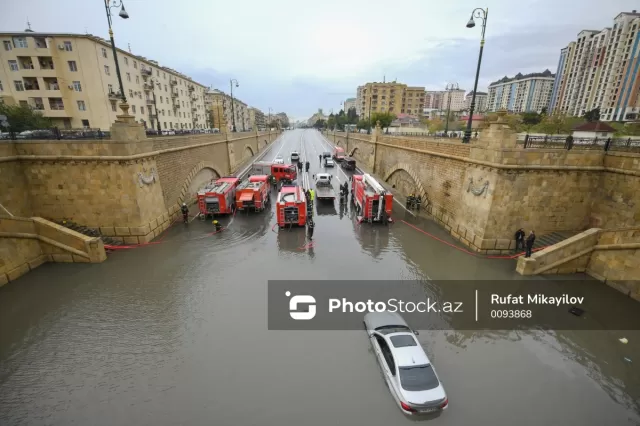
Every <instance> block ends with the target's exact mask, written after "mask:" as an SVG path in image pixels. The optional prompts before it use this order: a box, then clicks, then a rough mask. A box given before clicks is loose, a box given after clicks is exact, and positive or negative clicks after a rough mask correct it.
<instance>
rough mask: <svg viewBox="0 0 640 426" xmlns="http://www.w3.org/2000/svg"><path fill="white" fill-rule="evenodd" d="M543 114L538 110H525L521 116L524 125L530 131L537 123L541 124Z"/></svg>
mask: <svg viewBox="0 0 640 426" xmlns="http://www.w3.org/2000/svg"><path fill="white" fill-rule="evenodd" d="M542 117H543V116H542V115H541V114H538V113H537V112H525V113H523V114H522V115H521V116H520V118H521V120H522V125H523V127H524V128H525V129H526V130H527V131H529V130H531V128H532V127H533V126H535V125H536V124H540V123H541V122H542Z"/></svg>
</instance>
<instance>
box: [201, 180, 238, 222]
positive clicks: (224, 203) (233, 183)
mask: <svg viewBox="0 0 640 426" xmlns="http://www.w3.org/2000/svg"><path fill="white" fill-rule="evenodd" d="M239 183H240V179H238V178H237V177H235V176H229V177H223V178H220V179H218V180H216V181H215V182H214V183H212V184H209V185H207V186H206V187H204V188H203V189H201V190H200V191H198V208H199V210H200V214H202V215H204V217H207V216H209V215H211V216H215V215H219V214H231V213H233V210H234V208H235V199H236V188H237V187H238V184H239Z"/></svg>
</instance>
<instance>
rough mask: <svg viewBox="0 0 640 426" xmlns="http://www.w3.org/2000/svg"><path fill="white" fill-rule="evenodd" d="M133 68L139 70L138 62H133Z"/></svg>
mask: <svg viewBox="0 0 640 426" xmlns="http://www.w3.org/2000/svg"><path fill="white" fill-rule="evenodd" d="M133 67H134V68H135V69H138V61H133Z"/></svg>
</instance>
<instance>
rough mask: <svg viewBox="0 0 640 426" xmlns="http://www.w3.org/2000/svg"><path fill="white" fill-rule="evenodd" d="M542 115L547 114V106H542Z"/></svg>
mask: <svg viewBox="0 0 640 426" xmlns="http://www.w3.org/2000/svg"><path fill="white" fill-rule="evenodd" d="M540 115H547V107H542V109H541V110H540Z"/></svg>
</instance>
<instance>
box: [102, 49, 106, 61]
mask: <svg viewBox="0 0 640 426" xmlns="http://www.w3.org/2000/svg"><path fill="white" fill-rule="evenodd" d="M102 57H103V58H106V57H107V49H105V48H104V47H103V48H102Z"/></svg>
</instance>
